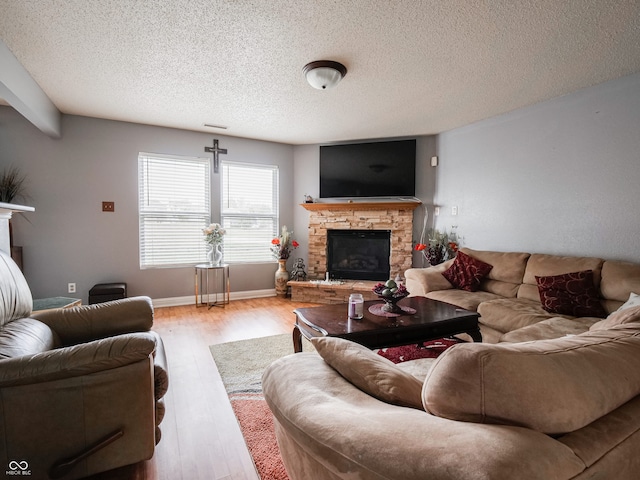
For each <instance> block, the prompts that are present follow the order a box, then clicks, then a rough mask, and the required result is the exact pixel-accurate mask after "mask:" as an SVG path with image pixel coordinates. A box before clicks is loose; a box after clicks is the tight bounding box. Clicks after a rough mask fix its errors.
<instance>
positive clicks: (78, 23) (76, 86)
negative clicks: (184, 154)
mask: <svg viewBox="0 0 640 480" xmlns="http://www.w3.org/2000/svg"><path fill="white" fill-rule="evenodd" d="M0 38H1V39H2V40H3V41H4V42H5V43H6V45H7V46H8V47H9V49H10V50H11V51H12V52H13V53H14V55H15V56H16V57H17V59H18V60H19V61H20V62H21V63H22V65H23V66H24V67H25V68H26V69H27V71H29V72H30V74H31V75H32V76H33V78H34V79H35V80H36V81H37V82H38V83H39V85H40V86H41V87H42V89H43V90H44V91H45V93H46V94H47V95H48V96H49V97H50V98H51V100H52V101H53V103H54V104H55V105H56V106H57V107H58V108H59V109H60V111H61V112H63V113H67V114H74V115H86V116H91V117H99V118H107V119H115V120H124V121H130V122H137V123H143V124H151V125H162V126H169V127H177V128H183V129H189V130H199V131H209V132H216V133H224V134H226V135H233V136H240V137H248V138H257V139H264V140H272V141H277V142H284V143H291V144H313V143H327V142H333V141H340V140H349V139H371V138H381V137H400V136H410V135H423V134H434V133H439V132H442V131H446V130H449V129H452V128H455V127H459V126H462V125H467V124H469V123H473V122H475V121H478V120H481V119H484V118H488V117H491V116H494V115H497V114H500V113H504V112H507V111H511V110H514V109H516V108H519V107H522V106H526V105H531V104H534V103H536V102H540V101H542V100H546V99H548V98H552V97H556V96H559V95H563V94H566V93H569V92H572V91H575V90H577V89H580V88H583V87H587V86H590V85H595V84H598V83H601V82H604V81H606V80H610V79H613V78H617V77H620V76H623V75H627V74H630V73H634V72H638V71H640V2H639V1H638V0H485V1H480V0H446V1H445V0H427V1H418V0H412V1H411V0H392V1H391V0H390V1H388V0H379V1H366V0H350V1H349V0H334V1H329V0H325V1H319V0H316V1H312V0H298V1H295V0H289V1H285V0H224V1H222V0H153V1H152V0H65V1H57V0H29V1H28V0H0ZM320 59H330V60H336V61H339V62H341V63H343V64H344V65H345V66H346V67H347V69H348V73H347V75H346V77H345V78H344V80H343V81H342V82H341V83H340V84H339V85H338V86H337V87H336V88H335V89H333V90H330V91H320V90H315V89H313V88H311V87H310V86H309V85H308V84H307V83H306V81H305V79H304V77H303V74H302V67H303V66H304V65H305V64H306V63H308V62H310V61H313V60H320ZM205 123H208V124H215V125H225V126H228V130H224V131H222V130H216V129H211V128H207V127H204V126H203V124H205Z"/></svg>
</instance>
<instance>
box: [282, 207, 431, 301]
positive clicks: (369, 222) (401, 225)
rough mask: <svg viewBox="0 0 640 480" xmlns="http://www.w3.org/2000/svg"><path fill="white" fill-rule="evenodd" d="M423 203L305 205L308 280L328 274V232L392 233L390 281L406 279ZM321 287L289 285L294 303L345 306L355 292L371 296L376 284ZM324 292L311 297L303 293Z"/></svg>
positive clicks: (365, 283) (316, 285)
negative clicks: (417, 212)
mask: <svg viewBox="0 0 640 480" xmlns="http://www.w3.org/2000/svg"><path fill="white" fill-rule="evenodd" d="M418 205H420V202H416V201H406V202H345V203H303V204H302V207H304V208H305V209H306V210H308V211H309V213H310V214H309V258H308V265H307V274H308V279H309V280H311V281H313V280H316V281H317V280H323V279H324V278H325V274H326V272H327V231H328V230H372V231H373V230H382V231H389V237H390V238H389V250H390V253H389V278H395V277H396V275H398V274H400V275H404V271H405V270H407V269H409V268H411V260H412V240H413V210H414V209H415V208H416V207H417V206H418ZM353 280H354V281H353V282H345V283H344V285H338V286H335V285H328V286H323V285H318V283H317V282H315V283H313V282H289V284H290V285H291V286H292V296H293V298H294V300H301V301H317V302H321V303H335V302H344V301H346V299H347V298H348V297H349V293H351V292H352V291H362V292H370V291H371V288H372V284H375V283H376V282H373V281H359V280H358V279H353ZM303 289H304V290H311V289H315V290H322V291H318V292H316V294H311V293H310V292H309V291H306V292H304V294H303V293H301V292H302V290H303Z"/></svg>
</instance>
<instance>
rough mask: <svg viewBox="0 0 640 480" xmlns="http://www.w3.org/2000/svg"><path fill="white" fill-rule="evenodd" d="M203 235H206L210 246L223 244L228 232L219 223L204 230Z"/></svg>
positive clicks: (205, 237)
mask: <svg viewBox="0 0 640 480" xmlns="http://www.w3.org/2000/svg"><path fill="white" fill-rule="evenodd" d="M202 233H204V241H205V242H207V243H208V244H209V245H217V244H220V243H222V237H224V235H225V234H226V233H227V231H226V230H225V229H224V228H222V225H220V224H219V223H212V224H210V225H209V226H208V227H207V228H203V229H202Z"/></svg>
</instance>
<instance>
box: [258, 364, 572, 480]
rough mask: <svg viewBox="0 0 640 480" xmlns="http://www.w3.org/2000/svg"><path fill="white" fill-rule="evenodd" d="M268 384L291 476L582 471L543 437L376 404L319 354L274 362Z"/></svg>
mask: <svg viewBox="0 0 640 480" xmlns="http://www.w3.org/2000/svg"><path fill="white" fill-rule="evenodd" d="M300 372H304V375H301V374H300ZM262 386H263V391H264V397H265V400H266V401H267V404H268V405H269V408H270V409H271V411H272V413H273V415H274V421H275V424H276V429H275V430H276V437H277V439H278V445H279V446H280V452H281V454H282V459H283V462H284V465H285V467H286V469H287V472H288V473H289V475H290V477H291V478H317V479H329V478H331V479H336V478H347V477H348V478H367V479H374V478H375V479H382V478H385V479H390V478H401V479H403V480H423V479H426V478H429V479H434V478H437V479H439V480H454V479H461V478H464V479H480V478H486V479H488V478H493V479H496V478H518V479H528V480H533V479H540V480H541V479H549V478H556V479H561V478H562V479H568V478H574V477H575V476H576V475H578V474H579V473H580V472H581V471H582V470H584V464H583V463H582V462H581V461H580V459H578V458H577V457H576V455H575V454H574V453H573V452H572V451H571V450H570V449H569V448H567V447H566V446H564V445H562V444H561V443H559V442H558V441H557V440H555V439H553V438H551V437H549V436H547V435H544V434H542V433H539V432H535V431H533V430H529V429H525V428H520V427H512V426H501V425H482V424H476V423H470V422H457V421H453V420H447V419H444V418H439V417H435V416H433V415H430V414H428V413H426V412H424V411H420V410H417V409H415V408H406V407H399V406H396V405H391V404H388V403H385V402H382V401H380V400H377V399H375V398H373V397H371V396H369V395H367V394H366V393H364V392H362V391H361V390H359V389H358V388H357V387H355V386H354V385H352V384H350V383H349V382H348V381H347V380H345V379H344V378H343V377H342V376H341V375H340V374H339V373H338V372H337V371H336V370H334V369H333V368H331V367H330V366H329V365H327V364H326V363H325V362H324V360H322V358H321V357H320V356H319V355H316V354H315V353H296V354H292V355H289V356H287V357H282V358H280V359H278V360H276V361H275V362H274V363H272V364H271V365H270V366H269V367H267V369H266V370H265V373H264V375H263V377H262ZM478 439H482V441H478ZM461 458H464V459H465V461H461ZM345 472H347V473H345Z"/></svg>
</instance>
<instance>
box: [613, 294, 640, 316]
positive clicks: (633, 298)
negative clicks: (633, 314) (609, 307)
mask: <svg viewBox="0 0 640 480" xmlns="http://www.w3.org/2000/svg"><path fill="white" fill-rule="evenodd" d="M637 306H640V295H638V294H637V293H633V292H631V293H630V294H629V299H628V300H627V301H626V302H624V303H623V304H622V305H620V308H618V311H620V310H625V309H627V308H631V307H637Z"/></svg>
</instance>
